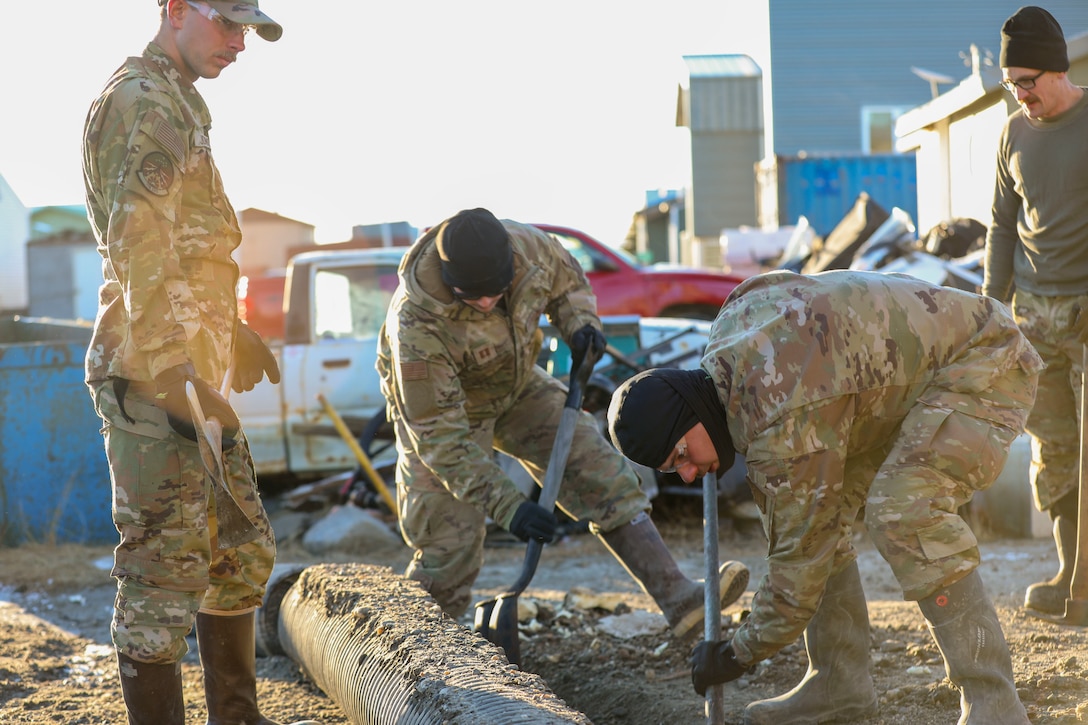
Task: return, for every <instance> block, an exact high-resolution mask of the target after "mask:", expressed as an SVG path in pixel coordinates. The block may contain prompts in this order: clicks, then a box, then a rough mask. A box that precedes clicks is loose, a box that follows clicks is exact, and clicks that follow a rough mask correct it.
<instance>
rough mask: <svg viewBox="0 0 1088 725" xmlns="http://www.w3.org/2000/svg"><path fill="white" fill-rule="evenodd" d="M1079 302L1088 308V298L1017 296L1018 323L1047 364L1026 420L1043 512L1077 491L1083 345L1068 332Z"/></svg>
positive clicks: (1037, 499)
mask: <svg viewBox="0 0 1088 725" xmlns="http://www.w3.org/2000/svg"><path fill="white" fill-rule="evenodd" d="M1077 305H1079V306H1080V307H1081V309H1085V310H1088V296H1086V295H1079V296H1065V297H1042V296H1040V295H1034V294H1031V293H1028V292H1024V291H1021V290H1017V291H1016V293H1015V294H1014V295H1013V300H1012V306H1013V314H1014V315H1015V317H1016V323H1017V324H1018V325H1019V326H1020V330H1021V331H1023V333H1024V336H1025V337H1027V338H1028V340H1030V341H1031V344H1032V345H1034V346H1035V349H1036V350H1037V351H1038V352H1039V356H1040V357H1042V358H1043V362H1045V363H1046V370H1044V371H1043V373H1042V375H1040V376H1039V394H1038V396H1037V397H1036V399H1035V408H1034V409H1033V410H1032V413H1031V416H1030V417H1029V418H1028V424H1027V432H1028V434H1029V435H1030V436H1031V487H1032V492H1033V493H1034V495H1035V505H1036V506H1038V507H1039V510H1040V511H1047V510H1049V509H1050V507H1051V506H1053V505H1054V503H1056V502H1057V501H1058V500H1059V499H1060V498H1062V497H1063V496H1065V495H1066V494H1069V493H1073V492H1075V491H1076V490H1077V481H1078V477H1079V473H1078V464H1079V461H1080V430H1079V428H1078V425H1077V419H1078V418H1079V417H1080V395H1081V371H1082V367H1083V359H1084V357H1083V355H1084V352H1083V351H1084V346H1083V345H1081V343H1080V341H1079V340H1077V338H1076V336H1075V335H1072V334H1071V333H1070V331H1069V326H1070V324H1071V322H1072V320H1073V318H1074V317H1075V311H1074V308H1075V307H1076V306H1077Z"/></svg>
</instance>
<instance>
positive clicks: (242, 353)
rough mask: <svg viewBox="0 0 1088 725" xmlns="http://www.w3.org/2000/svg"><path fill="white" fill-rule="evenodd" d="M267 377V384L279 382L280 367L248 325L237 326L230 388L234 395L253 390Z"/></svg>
mask: <svg viewBox="0 0 1088 725" xmlns="http://www.w3.org/2000/svg"><path fill="white" fill-rule="evenodd" d="M266 374H267V375H268V382H270V383H272V384H273V385H275V384H276V383H278V382H279V381H280V366H279V365H278V364H277V363H276V357H275V356H274V355H273V354H272V351H271V350H269V349H268V345H265V344H264V340H262V339H261V336H260V335H258V334H257V333H256V332H255V331H254V330H253V329H252V328H251V327H250V326H249V325H245V324H241V323H239V324H238V331H237V333H236V334H235V336H234V379H233V380H231V384H230V387H231V389H232V390H233V391H234V392H236V393H244V392H246V391H247V390H253V387H254V386H255V385H256V384H257V383H259V382H261V378H263V377H264V376H265V375H266Z"/></svg>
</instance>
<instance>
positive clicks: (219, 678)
mask: <svg viewBox="0 0 1088 725" xmlns="http://www.w3.org/2000/svg"><path fill="white" fill-rule="evenodd" d="M255 616H256V612H254V611H249V612H246V613H244V614H228V613H224V614H222V615H218V614H209V613H207V612H198V613H197V615H196V641H197V646H198V648H199V650H200V664H201V665H202V666H203V667H204V697H205V699H206V700H207V702H208V725H277V723H275V722H274V721H272V720H269V719H268V718H266V717H265V716H264V715H262V714H261V712H260V710H259V709H258V708H257V645H256V636H257V635H256V630H255V629H254V619H255ZM292 725H319V723H318V722H317V721H316V720H300V721H298V722H295V723H292Z"/></svg>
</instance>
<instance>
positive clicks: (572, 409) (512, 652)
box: [472, 349, 602, 665]
mask: <svg viewBox="0 0 1088 725" xmlns="http://www.w3.org/2000/svg"><path fill="white" fill-rule="evenodd" d="M601 352H602V351H601V350H596V349H591V350H588V351H587V352H586V354H585V356H584V357H575V358H574V361H573V363H574V364H573V366H572V368H571V371H570V387H569V389H568V390H569V392H568V393H567V400H566V403H564V405H563V413H562V416H561V417H560V419H559V427H558V428H557V429H556V432H555V443H554V445H552V452H551V456H550V457H549V459H548V470H547V471H546V472H545V474H544V485H543V486H542V487H541V490H540V499H539V501H538V502H537V503H539V504H540V506H541V507H543V508H545V509H547V510H548V511H551V510H552V509H554V508H555V501H556V499H557V498H558V497H559V484H560V482H561V481H562V480H563V472H564V470H566V467H567V458H568V456H569V455H570V446H571V443H572V442H573V440H574V427H575V425H576V424H577V422H578V416H579V414H580V413H581V409H582V395H583V394H584V393H585V386H586V383H587V382H588V381H589V374H590V372H591V371H592V370H593V364H594V363H595V362H596V361H597V359H598V358H600V356H601ZM543 548H544V544H542V543H541V542H539V541H537V540H536V539H531V540H530V541H529V545H528V547H527V548H526V550H525V563H524V564H522V567H521V575H520V576H519V577H518V580H517V581H516V582H515V583H514V586H513V587H511V588H510V589H509V590H508V591H506V592H504V593H502V594H500V595H499V596H497V597H495V598H494V599H487V600H485V601H482V602H478V603H477V604H476V613H475V622H474V625H473V628H472V629H473V631H474V632H479V633H480V634H482V635H483V636H484V637H485V638H486V639H487V640H488V641H489V642H491V643H493V644H497V645H498V646H499V647H502V649H503V651H504V652H506V659H507V660H509V661H510V663H511V664H514V665H520V664H521V641H520V640H519V639H518V595H519V594H521V593H522V592H523V591H525V588H526V587H527V586H529V582H530V581H532V578H533V574H534V573H536V565H537V562H539V561H540V552H541V551H542V550H543Z"/></svg>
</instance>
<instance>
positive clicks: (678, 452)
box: [657, 438, 688, 473]
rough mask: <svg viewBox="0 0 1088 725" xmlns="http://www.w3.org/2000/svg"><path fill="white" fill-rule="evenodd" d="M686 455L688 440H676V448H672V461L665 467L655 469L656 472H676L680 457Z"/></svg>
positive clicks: (680, 461)
mask: <svg viewBox="0 0 1088 725" xmlns="http://www.w3.org/2000/svg"><path fill="white" fill-rule="evenodd" d="M687 455H688V442H687V441H685V440H684V439H683V438H681V439H680V440H678V441H676V448H674V449H673V456H672V463H671V464H669V466H668V467H667V468H659V469H657V471H658V473H676V469H677V468H679V467H680V465H681V463H682V459H684V458H687Z"/></svg>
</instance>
